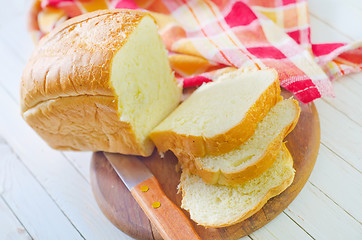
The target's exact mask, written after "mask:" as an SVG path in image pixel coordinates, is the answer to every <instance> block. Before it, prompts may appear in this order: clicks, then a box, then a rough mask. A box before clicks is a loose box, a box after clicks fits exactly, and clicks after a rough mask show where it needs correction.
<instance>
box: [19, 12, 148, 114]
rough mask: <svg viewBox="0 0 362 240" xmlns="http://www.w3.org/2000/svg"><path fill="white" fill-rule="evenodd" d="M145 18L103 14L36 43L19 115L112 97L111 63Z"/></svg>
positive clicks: (24, 80)
mask: <svg viewBox="0 0 362 240" xmlns="http://www.w3.org/2000/svg"><path fill="white" fill-rule="evenodd" d="M145 15H148V14H147V13H143V12H139V11H131V10H102V11H96V12H92V13H88V14H84V15H81V16H78V17H75V18H72V19H70V20H68V21H66V22H64V23H63V24H61V25H59V26H58V27H56V28H55V29H54V30H53V31H52V32H51V33H49V34H48V35H46V36H45V37H44V38H42V39H41V40H40V42H39V44H38V45H37V47H36V49H35V50H34V52H33V54H32V56H31V57H30V59H29V61H28V63H27V65H26V67H25V70H24V73H23V76H22V82H21V90H20V92H21V94H20V95H21V108H22V111H23V112H24V111H26V110H28V109H29V108H31V107H33V106H35V105H36V104H38V103H41V102H44V101H47V100H49V99H55V98H57V97H62V96H78V95H85V94H87V95H103V96H112V95H114V90H113V89H112V85H111V84H109V76H110V64H111V60H112V58H113V55H114V54H115V53H116V52H117V50H119V49H120V48H121V47H122V46H123V44H124V43H125V42H126V41H127V38H128V36H129V35H130V34H131V33H132V32H133V31H134V29H135V28H136V27H137V25H138V23H139V22H140V21H141V19H142V18H143V17H144V16H145ZM148 16H150V15H148ZM97 25H98V26H97ZM95 26H97V27H95Z"/></svg>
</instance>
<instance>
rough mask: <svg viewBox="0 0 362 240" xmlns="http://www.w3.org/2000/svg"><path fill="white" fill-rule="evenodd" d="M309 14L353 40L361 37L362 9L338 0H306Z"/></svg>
mask: <svg viewBox="0 0 362 240" xmlns="http://www.w3.org/2000/svg"><path fill="white" fill-rule="evenodd" d="M308 4H309V5H308V9H309V12H310V13H311V14H313V15H314V16H315V17H317V18H319V19H320V20H321V21H323V22H324V23H326V24H327V25H330V26H331V27H332V28H335V29H336V30H338V31H339V32H341V33H343V34H344V35H346V36H348V37H350V38H351V39H353V40H359V39H362V31H360V26H359V23H361V22H362V11H361V10H360V9H359V8H356V7H354V6H352V5H350V4H343V3H342V2H340V1H339V0H316V1H308Z"/></svg>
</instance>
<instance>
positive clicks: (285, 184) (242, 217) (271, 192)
mask: <svg viewBox="0 0 362 240" xmlns="http://www.w3.org/2000/svg"><path fill="white" fill-rule="evenodd" d="M281 151H284V152H285V153H286V154H287V155H288V157H287V159H288V162H287V164H291V165H293V158H292V156H291V154H290V152H289V150H288V149H287V147H286V146H285V144H283V145H282V149H281ZM293 170H294V169H293ZM294 176H295V170H294V171H292V174H291V175H290V176H289V177H288V178H287V179H286V180H284V181H283V183H282V184H280V185H279V186H275V187H273V188H271V189H269V190H268V192H267V193H266V194H265V195H264V196H263V197H262V198H261V199H260V201H258V204H256V205H255V206H254V207H253V208H252V209H251V210H249V211H248V212H245V213H243V214H242V215H240V216H238V217H236V218H234V219H231V220H230V221H228V222H224V223H214V224H209V223H201V222H198V224H199V225H202V226H204V227H214V228H220V227H227V226H230V225H233V224H236V223H239V222H242V221H244V220H245V219H247V218H249V217H251V216H252V215H254V214H255V213H257V212H258V211H259V210H260V209H261V208H262V207H263V206H264V205H265V204H266V203H267V201H268V200H269V199H271V198H273V197H275V196H277V195H279V194H281V193H282V192H283V191H284V190H285V189H287V188H288V187H289V186H290V185H291V184H292V182H293V180H294ZM180 189H181V190H182V185H180ZM184 195H185V194H184V192H183V191H182V197H183V198H184Z"/></svg>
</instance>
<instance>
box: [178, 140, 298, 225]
mask: <svg viewBox="0 0 362 240" xmlns="http://www.w3.org/2000/svg"><path fill="white" fill-rule="evenodd" d="M293 179H294V169H293V159H292V157H291V155H290V153H289V151H288V149H287V148H286V147H285V145H283V146H282V149H281V151H280V152H279V154H278V156H277V158H276V161H275V162H274V163H273V165H272V166H271V167H270V168H269V169H268V170H266V171H265V172H264V173H263V174H262V175H260V176H259V177H257V178H254V179H252V180H250V181H248V182H245V183H243V184H240V185H236V186H223V185H217V184H208V183H205V182H204V181H203V180H202V179H201V178H200V177H198V176H196V175H191V174H190V173H189V172H188V171H187V170H186V171H183V172H182V175H181V182H180V185H179V188H180V190H181V191H182V205H181V207H182V208H184V209H185V210H187V211H188V212H189V213H190V217H191V219H192V220H194V221H195V222H196V223H198V224H200V225H202V226H205V227H225V226H229V225H232V224H235V223H238V222H241V221H243V220H245V219H247V218H248V217H250V216H251V215H253V214H254V213H256V212H257V211H259V210H260V209H261V208H262V207H263V206H264V204H265V203H266V202H267V201H268V200H269V199H270V198H272V197H274V196H276V195H278V194H280V193H281V192H283V191H284V190H285V189H286V188H287V187H288V186H289V185H290V184H291V183H292V181H293Z"/></svg>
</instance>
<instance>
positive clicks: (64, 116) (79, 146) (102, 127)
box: [20, 10, 181, 156]
mask: <svg viewBox="0 0 362 240" xmlns="http://www.w3.org/2000/svg"><path fill="white" fill-rule="evenodd" d="M180 97H181V88H180V87H179V86H178V84H177V82H176V81H175V78H174V75H173V72H172V70H171V67H170V64H169V61H168V57H167V51H166V49H165V46H164V44H163V42H162V40H161V38H160V36H159V34H158V32H157V25H156V23H155V19H154V18H153V17H152V16H151V15H150V14H148V13H145V12H141V11H134V10H102V11H96V12H92V13H88V14H83V15H81V16H79V17H75V18H72V19H70V20H68V21H66V22H64V23H63V24H61V25H59V26H58V27H56V28H55V29H54V30H53V31H52V32H50V33H49V34H48V35H46V36H44V37H43V38H42V39H41V41H40V42H39V44H38V45H37V47H36V49H35V50H34V52H33V54H32V56H31V57H30V59H29V61H28V63H27V65H26V68H25V70H24V73H23V76H22V82H21V98H20V103H21V111H22V116H23V118H24V119H25V121H26V122H27V123H28V124H29V125H30V126H31V127H32V128H33V129H34V130H35V131H36V132H37V133H38V134H39V135H40V136H41V137H42V138H43V139H44V140H45V141H46V142H47V143H48V144H49V145H50V146H51V147H53V148H55V149H61V150H81V151H101V150H102V151H108V152H119V153H123V154H133V155H142V156H149V155H151V153H152V152H153V149H154V144H153V143H152V141H151V139H150V138H149V134H150V132H151V130H152V129H153V128H154V127H156V126H157V125H158V124H159V123H160V122H161V120H163V119H164V118H165V117H166V116H167V115H168V114H169V113H170V112H171V111H172V110H173V109H174V108H176V107H177V105H178V104H179V101H180Z"/></svg>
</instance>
